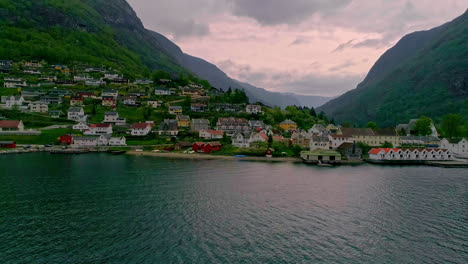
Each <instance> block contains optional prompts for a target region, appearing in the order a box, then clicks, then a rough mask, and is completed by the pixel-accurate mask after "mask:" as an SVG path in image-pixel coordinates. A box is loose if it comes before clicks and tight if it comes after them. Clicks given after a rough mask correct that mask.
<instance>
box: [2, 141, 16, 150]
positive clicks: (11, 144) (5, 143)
mask: <svg viewBox="0 0 468 264" xmlns="http://www.w3.org/2000/svg"><path fill="white" fill-rule="evenodd" d="M0 148H6V149H15V148H16V142H15V141H0Z"/></svg>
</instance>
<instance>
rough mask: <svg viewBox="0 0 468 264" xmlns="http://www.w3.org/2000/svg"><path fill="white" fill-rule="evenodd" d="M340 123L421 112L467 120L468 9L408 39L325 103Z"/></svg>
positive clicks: (387, 121) (388, 121) (391, 120)
mask: <svg viewBox="0 0 468 264" xmlns="http://www.w3.org/2000/svg"><path fill="white" fill-rule="evenodd" d="M318 110H319V111H320V110H321V111H324V112H325V113H326V114H327V115H329V116H332V117H333V118H334V119H335V121H338V122H347V121H348V122H352V123H356V124H361V125H363V124H365V123H366V122H368V121H371V120H372V121H376V122H377V123H378V124H379V125H381V126H393V125H396V124H398V123H405V122H408V120H409V119H412V118H418V117H420V116H421V115H426V116H429V117H431V118H433V119H435V120H436V121H439V120H440V119H441V117H442V116H444V115H445V114H448V113H459V114H461V115H463V116H464V117H465V118H466V119H468V11H467V12H465V13H464V14H463V15H462V16H460V17H458V18H457V19H455V20H453V21H452V22H449V23H447V24H444V25H442V26H440V27H437V28H434V29H431V30H428V31H420V32H415V33H412V34H409V35H407V36H405V37H403V38H402V39H401V40H400V41H399V42H398V43H397V44H396V45H395V46H394V47H393V48H391V49H390V50H388V51H387V52H385V54H383V55H382V57H380V59H379V60H378V61H377V62H376V63H375V65H374V66H373V67H372V69H371V70H370V71H369V74H368V75H367V77H366V78H365V80H364V81H363V82H362V83H360V84H359V85H358V87H357V88H356V89H354V90H352V91H349V92H347V93H346V94H344V95H342V96H340V97H338V98H336V99H334V100H331V101H329V102H328V103H326V104H325V105H323V106H321V107H320V108H319V109H318Z"/></svg>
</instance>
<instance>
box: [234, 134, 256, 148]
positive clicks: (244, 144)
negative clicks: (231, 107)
mask: <svg viewBox="0 0 468 264" xmlns="http://www.w3.org/2000/svg"><path fill="white" fill-rule="evenodd" d="M251 136H252V133H250V132H245V133H235V134H234V135H233V136H232V146H234V147H237V148H250V143H252V141H251Z"/></svg>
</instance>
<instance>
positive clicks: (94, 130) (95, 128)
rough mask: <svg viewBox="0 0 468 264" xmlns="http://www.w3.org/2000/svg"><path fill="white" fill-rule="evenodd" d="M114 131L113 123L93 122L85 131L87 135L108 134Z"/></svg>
mask: <svg viewBox="0 0 468 264" xmlns="http://www.w3.org/2000/svg"><path fill="white" fill-rule="evenodd" d="M112 133H113V131H112V124H92V125H89V128H88V130H86V131H85V132H84V134H85V135H107V134H112Z"/></svg>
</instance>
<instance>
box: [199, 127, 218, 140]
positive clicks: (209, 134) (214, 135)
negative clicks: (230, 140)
mask: <svg viewBox="0 0 468 264" xmlns="http://www.w3.org/2000/svg"><path fill="white" fill-rule="evenodd" d="M223 134H224V132H223V131H221V130H211V129H202V130H200V132H198V136H199V137H200V138H204V139H222V138H223Z"/></svg>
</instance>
